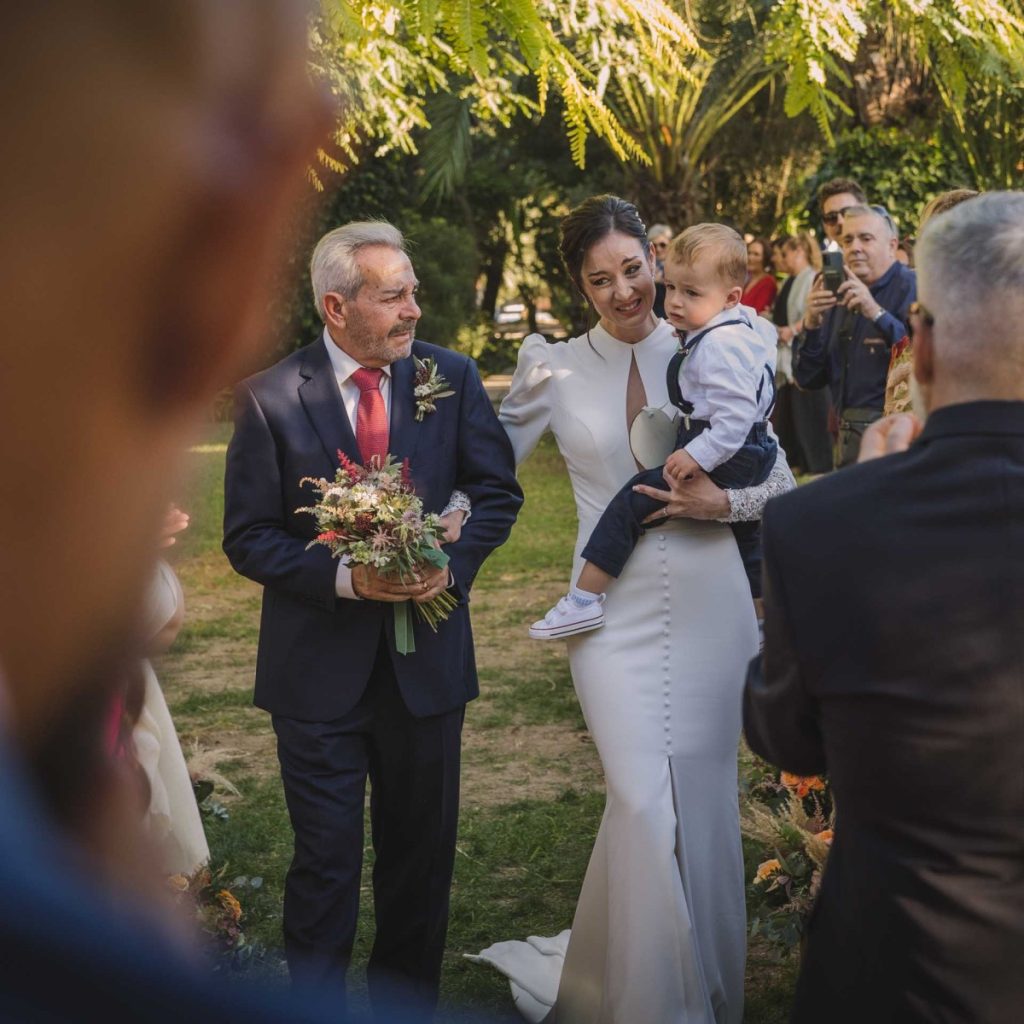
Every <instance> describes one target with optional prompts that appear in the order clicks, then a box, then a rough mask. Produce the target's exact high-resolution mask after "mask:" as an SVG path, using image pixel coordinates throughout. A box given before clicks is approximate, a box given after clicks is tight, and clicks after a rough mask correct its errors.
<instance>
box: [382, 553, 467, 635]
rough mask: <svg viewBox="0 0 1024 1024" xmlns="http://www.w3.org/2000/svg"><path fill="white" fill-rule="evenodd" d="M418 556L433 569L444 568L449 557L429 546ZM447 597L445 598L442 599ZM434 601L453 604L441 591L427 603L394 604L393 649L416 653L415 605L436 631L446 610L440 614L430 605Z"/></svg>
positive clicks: (443, 604)
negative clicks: (413, 610)
mask: <svg viewBox="0 0 1024 1024" xmlns="http://www.w3.org/2000/svg"><path fill="white" fill-rule="evenodd" d="M419 555H420V558H421V560H422V561H424V562H425V563H426V564H427V565H431V566H433V567H434V568H435V569H446V568H447V567H448V562H449V561H450V559H449V558H448V555H447V554H446V553H445V552H444V551H442V550H441V549H440V548H435V547H430V548H423V549H422V550H421V551H420V552H419ZM444 598H447V600H443V599H444ZM435 602H438V603H440V605H441V606H442V607H445V608H447V609H450V607H451V605H454V600H453V599H452V598H451V595H449V594H444V593H442V594H441V596H440V597H435V598H434V600H433V601H430V602H428V603H427V604H425V605H424V604H415V602H414V601H402V602H401V603H400V604H396V605H395V606H394V608H395V650H396V651H397V652H398V653H399V654H415V653H416V637H415V636H414V635H413V621H412V607H413V606H415V608H416V611H417V612H418V613H419V615H420V617H421V618H422V619H423V621H424V622H426V623H427V625H428V626H430V628H431V629H432V630H433V631H434V632H435V633H436V632H437V626H438V623H439V622H441V621H443V620H444V619H445V618H447V610H445V612H444V614H440V613H439V612H438V611H437V610H435V609H432V608H431V605H433V604H434V603H435Z"/></svg>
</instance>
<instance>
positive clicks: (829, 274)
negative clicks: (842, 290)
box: [821, 252, 846, 295]
mask: <svg viewBox="0 0 1024 1024" xmlns="http://www.w3.org/2000/svg"><path fill="white" fill-rule="evenodd" d="M821 279H822V281H823V282H824V283H825V287H826V288H827V289H828V290H829V291H830V292H831V293H832V294H833V295H835V294H837V293H838V291H839V286H840V285H841V284H842V283H843V282H844V281H845V280H846V274H845V273H844V272H843V254H842V253H841V252H823V253H822V254H821Z"/></svg>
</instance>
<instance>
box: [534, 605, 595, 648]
mask: <svg viewBox="0 0 1024 1024" xmlns="http://www.w3.org/2000/svg"><path fill="white" fill-rule="evenodd" d="M603 604H604V594H599V595H598V597H597V600H596V601H591V602H590V604H585V605H579V604H577V603H576V602H575V601H574V600H573V599H572V598H571V597H563V598H562V599H561V601H559V602H558V604H556V605H555V607H554V608H552V609H551V611H549V612H548V613H547V615H545V616H544V618H543V619H540V620H539V621H537V622H535V623H534V624H533V625H532V626H531V627H530V639H532V640H560V639H561V638H562V637H566V636H575V635H576V634H577V633H586V632H589V631H590V630H591V629H600V628H601V627H602V626H603V625H604V608H603V607H602V605H603Z"/></svg>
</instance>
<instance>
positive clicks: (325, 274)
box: [309, 220, 406, 323]
mask: <svg viewBox="0 0 1024 1024" xmlns="http://www.w3.org/2000/svg"><path fill="white" fill-rule="evenodd" d="M371 245H386V246H387V247H388V248H389V249H397V250H398V251H399V252H405V251H406V250H405V239H404V238H403V237H402V232H401V231H399V230H398V228H396V227H395V226H394V225H393V224H389V223H388V222H387V221H386V220H364V221H355V222H354V223H352V224H343V225H342V226H341V227H340V228H335V229H334V230H333V231H328V232H327V234H326V235H324V237H323V238H321V239H320V241H319V242H317V243H316V248H315V249H314V250H313V255H312V257H311V258H310V261H309V276H310V280H311V281H312V282H313V299H314V301H315V302H316V311H317V312H318V313H319V314H320V319H321V320H323V321H324V323H326V322H327V311H326V310H325V309H324V296H325V295H326V294H327V293H328V292H337V293H338V294H339V295H341V296H343V297H344V298H346V299H354V298H355V297H356V296H357V295H358V294H359V289H360V288H362V287H363V284H364V279H363V273H362V271H361V270H360V268H359V261H358V259H357V256H358V254H359V251H360V249H365V248H367V247H368V246H371Z"/></svg>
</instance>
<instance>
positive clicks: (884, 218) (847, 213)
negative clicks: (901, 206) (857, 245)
mask: <svg viewBox="0 0 1024 1024" xmlns="http://www.w3.org/2000/svg"><path fill="white" fill-rule="evenodd" d="M852 217H877V218H878V219H879V220H880V221H881V222H882V223H883V224H884V225H885V226H886V229H887V230H888V231H889V235H890V237H891V238H899V237H900V233H899V232H898V231H897V230H896V222H895V221H894V220H893V219H892V214H891V213H889V211H888V210H887V209H886V208H885V207H884V206H868V205H867V204H866V203H862V204H861V205H859V206H848V207H847V208H846V209H845V210H843V224H844V227H843V231H844V232H845V231H846V227H845V224H846V222H847V221H848V220H850V219H851V218H852Z"/></svg>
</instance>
